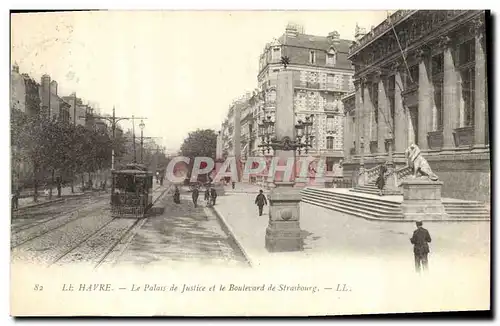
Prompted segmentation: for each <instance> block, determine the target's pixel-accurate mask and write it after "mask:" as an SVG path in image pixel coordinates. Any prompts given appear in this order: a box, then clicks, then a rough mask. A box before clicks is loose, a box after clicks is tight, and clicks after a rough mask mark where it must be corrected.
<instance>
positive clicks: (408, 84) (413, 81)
mask: <svg viewBox="0 0 500 326" xmlns="http://www.w3.org/2000/svg"><path fill="white" fill-rule="evenodd" d="M409 71H410V73H409V74H408V73H406V75H405V90H406V89H409V88H414V87H417V86H418V64H417V65H413V66H411V67H410V68H409Z"/></svg>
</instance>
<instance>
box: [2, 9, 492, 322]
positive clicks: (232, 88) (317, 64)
mask: <svg viewBox="0 0 500 326" xmlns="http://www.w3.org/2000/svg"><path fill="white" fill-rule="evenodd" d="M10 24H11V25H10V26H11V47H10V49H11V62H10V69H11V71H10V133H11V134H10V140H11V143H10V146H11V147H10V158H11V161H10V167H11V174H10V175H11V182H10V185H11V212H10V213H11V237H10V248H11V249H10V255H11V266H10V268H11V270H10V284H11V294H10V295H11V315H12V316H75V315H77V316H330V315H366V314H368V315H371V314H387V313H416V312H443V311H489V310H490V304H491V302H490V295H491V294H490V282H491V281H490V264H491V263H490V247H491V245H490V244H491V209H490V203H491V200H490V191H491V177H490V175H491V174H490V171H491V166H490V138H491V137H490V133H489V130H490V127H489V126H490V121H489V112H490V111H491V108H490V106H489V105H488V95H489V91H488V77H489V76H490V72H489V70H488V69H487V62H491V60H490V61H488V59H489V53H490V52H491V51H489V50H491V49H490V47H491V28H490V13H489V12H488V11H485V10H403V9H402V10H390V11H387V10H386V11H383V10H375V11H166V10H165V11H161V10H156V11H75V12H71V11H65V12H12V13H11V16H10ZM490 59H491V58H490ZM490 84H491V83H490Z"/></svg>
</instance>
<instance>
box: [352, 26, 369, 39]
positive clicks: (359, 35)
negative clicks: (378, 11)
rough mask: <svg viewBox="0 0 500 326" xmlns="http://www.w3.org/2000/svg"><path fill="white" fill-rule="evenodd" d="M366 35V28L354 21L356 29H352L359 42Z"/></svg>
mask: <svg viewBox="0 0 500 326" xmlns="http://www.w3.org/2000/svg"><path fill="white" fill-rule="evenodd" d="M365 35H366V28H361V27H359V26H358V24H357V23H356V30H355V31H354V38H355V39H356V41H358V42H359V40H361V39H362V38H363V36H365Z"/></svg>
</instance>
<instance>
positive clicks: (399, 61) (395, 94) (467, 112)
mask: <svg viewBox="0 0 500 326" xmlns="http://www.w3.org/2000/svg"><path fill="white" fill-rule="evenodd" d="M485 19H486V14H485V12H484V11H478V10H467V11H464V10H435V11H432V10H399V11H397V12H395V13H394V14H392V15H391V16H389V17H388V18H387V19H386V20H385V21H383V22H382V23H381V24H380V25H378V26H377V27H375V28H374V29H372V30H371V31H370V32H369V33H367V34H366V35H358V36H359V37H357V41H356V42H354V43H353V44H352V46H351V47H350V49H349V60H351V62H352V63H353V64H354V66H355V75H354V77H355V87H356V88H355V92H354V94H350V95H349V96H346V97H345V98H344V107H345V112H346V121H345V127H344V128H345V131H346V132H345V136H344V155H346V159H345V161H344V164H343V167H344V174H346V175H355V173H356V172H355V171H357V170H358V168H359V162H360V157H361V155H363V159H364V163H365V169H370V168H373V167H375V166H377V165H379V164H380V163H382V162H384V161H385V160H386V159H387V156H388V155H387V153H388V147H387V146H386V144H387V140H388V139H389V140H391V142H392V143H393V144H394V145H393V148H394V162H395V164H396V170H397V169H398V168H400V167H402V166H404V165H405V164H406V161H405V157H404V152H405V149H406V148H408V146H409V145H411V144H416V145H418V146H419V147H420V149H421V151H422V153H423V155H424V157H425V158H426V159H427V160H428V161H429V164H430V166H431V168H432V169H433V171H434V172H435V173H436V174H437V175H438V176H439V178H440V180H441V181H443V182H444V186H443V196H444V197H453V198H461V199H473V200H482V201H489V197H490V151H489V130H488V129H489V125H488V96H487V94H488V92H487V70H486V53H487V51H486V46H487V44H489V43H488V42H486V39H487V37H489V36H488V35H487V33H486V29H485ZM362 32H363V31H361V30H359V29H358V30H357V34H363V33H362ZM401 44H402V45H404V51H402V50H401V47H400V45H401ZM347 154H349V155H347Z"/></svg>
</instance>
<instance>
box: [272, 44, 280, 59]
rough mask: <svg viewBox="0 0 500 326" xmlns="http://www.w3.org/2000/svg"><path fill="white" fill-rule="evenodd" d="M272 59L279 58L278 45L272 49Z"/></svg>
mask: <svg viewBox="0 0 500 326" xmlns="http://www.w3.org/2000/svg"><path fill="white" fill-rule="evenodd" d="M271 56H272V60H273V61H278V60H280V59H281V48H280V47H274V48H273V51H272V54H271Z"/></svg>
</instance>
